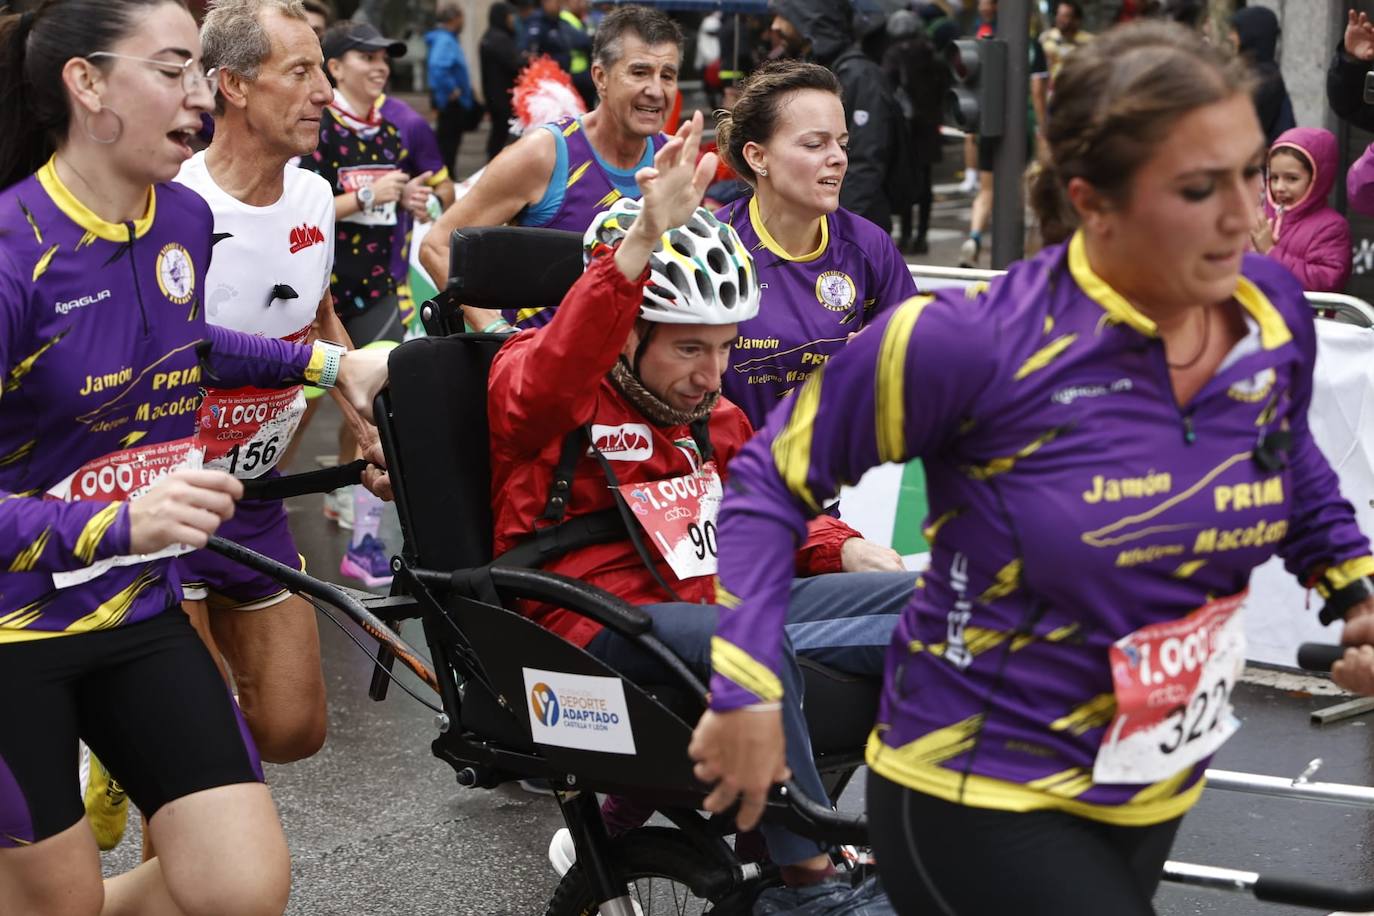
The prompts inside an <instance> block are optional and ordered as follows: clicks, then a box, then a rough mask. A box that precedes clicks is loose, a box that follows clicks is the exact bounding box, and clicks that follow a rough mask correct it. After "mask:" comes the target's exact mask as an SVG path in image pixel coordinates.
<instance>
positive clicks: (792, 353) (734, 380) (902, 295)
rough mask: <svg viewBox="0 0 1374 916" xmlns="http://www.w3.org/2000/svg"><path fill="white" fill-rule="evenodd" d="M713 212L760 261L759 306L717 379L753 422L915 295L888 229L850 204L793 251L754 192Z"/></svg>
mask: <svg viewBox="0 0 1374 916" xmlns="http://www.w3.org/2000/svg"><path fill="white" fill-rule="evenodd" d="M716 216H717V217H718V218H719V219H720V220H721V221H722V222H726V223H729V224H730V225H732V226H734V227H735V230H736V231H737V232H738V233H739V236H740V240H741V241H743V242H744V246H745V248H747V249H748V250H749V252H750V253H751V254H752V255H753V256H754V263H755V264H757V265H758V269H759V284H760V286H761V287H762V292H761V295H762V300H761V302H760V303H759V314H758V317H757V318H753V319H751V320H749V321H746V322H744V323H743V324H741V325H740V326H739V337H737V338H736V339H735V351H734V353H732V354H731V356H730V368H729V369H727V370H726V372H725V376H724V378H723V379H722V383H721V384H722V388H723V390H724V392H725V396H726V397H728V398H729V399H730V400H732V401H734V402H735V403H736V404H738V405H739V406H740V407H741V408H742V409H743V410H744V413H745V414H746V415H747V416H748V417H749V422H750V423H752V424H754V427H755V428H758V427H760V426H762V425H763V423H764V420H765V419H766V418H767V416H768V412H769V411H770V410H772V409H773V407H774V406H775V405H776V404H777V403H778V400H779V399H780V398H782V396H783V395H785V394H787V392H789V391H791V390H792V389H793V388H796V387H798V386H800V385H801V384H802V383H803V382H805V381H806V379H807V378H808V377H809V376H810V375H811V373H812V372H814V371H815V370H816V369H817V368H819V367H820V366H823V365H825V362H826V360H828V359H830V357H832V356H834V355H835V354H836V353H838V352H840V348H841V347H843V346H844V344H845V341H846V340H848V339H849V337H850V335H852V334H854V333H855V332H856V331H860V330H863V329H864V328H865V327H867V326H868V325H869V324H870V323H871V322H872V321H873V319H874V318H875V317H877V316H878V315H880V314H882V313H883V312H885V311H887V310H888V309H890V308H892V307H894V306H896V305H898V304H899V303H902V302H905V301H906V300H907V299H910V298H911V297H912V296H914V295H916V284H915V282H914V281H913V280H912V279H911V273H910V271H908V270H907V266H906V261H904V260H903V259H902V254H901V252H899V251H898V250H897V246H896V245H894V244H893V242H892V237H891V236H889V235H888V234H887V233H886V232H884V231H883V230H881V229H879V228H878V227H877V226H875V225H873V223H871V222H869V221H868V220H866V219H863V218H862V217H859V216H856V215H855V214H853V213H850V212H849V211H848V210H844V209H840V210H836V211H835V212H834V213H831V214H828V215H827V216H825V217H823V218H822V220H821V239H820V244H819V245H817V246H816V250H815V251H813V252H811V253H809V254H805V255H802V256H801V257H795V258H794V257H791V256H790V255H788V254H787V252H786V251H785V250H783V248H782V246H780V245H779V244H778V243H777V242H775V241H774V240H773V237H772V236H771V235H769V234H768V230H767V229H766V228H765V227H764V225H763V219H762V218H761V217H760V216H759V212H758V198H756V197H754V196H752V195H750V196H749V197H748V198H741V199H739V200H737V201H735V202H734V203H732V204H730V205H729V206H726V207H723V208H722V209H720V210H718V211H717V212H716Z"/></svg>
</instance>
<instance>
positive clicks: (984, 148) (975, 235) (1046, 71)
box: [959, 0, 1050, 267]
mask: <svg viewBox="0 0 1374 916" xmlns="http://www.w3.org/2000/svg"><path fill="white" fill-rule="evenodd" d="M978 12H979V15H980V16H983V17H985V18H984V20H983V23H984V25H990V26H991V27H992V33H991V34H993V35H995V34H996V30H997V0H979V3H978ZM989 16H990V17H991V19H990V20H989V19H988V18H986V17H989ZM982 31H983V30H982V29H981V28H980V29H979V34H980V35H982ZM982 37H990V36H982ZM1027 50H1028V53H1029V55H1030V62H1029V67H1030V98H1029V99H1028V100H1027V105H1028V107H1027V111H1026V160H1027V161H1028V162H1030V161H1034V160H1035V157H1036V152H1037V143H1036V138H1037V137H1038V136H1040V134H1041V131H1042V130H1043V129H1044V124H1045V123H1046V120H1047V117H1046V104H1047V99H1048V97H1049V82H1050V68H1049V64H1048V63H1047V62H1046V60H1045V49H1044V48H1042V47H1040V42H1039V41H1037V40H1035V38H1033V37H1032V38H1031V40H1030V42H1029V44H1028V46H1027ZM1007 139H1009V138H1005V137H1004V138H1003V141H1005V140H1007ZM998 142H999V141H997V140H988V139H984V138H983V137H979V138H978V193H977V194H976V195H975V196H974V198H973V207H972V208H971V209H970V213H969V233H968V238H966V239H964V243H963V245H961V246H960V248H959V266H960V267H977V266H978V258H979V256H980V255H981V254H982V252H983V233H984V232H985V231H986V230H987V228H988V223H989V222H990V221H991V220H992V191H993V188H992V183H993V175H992V171H993V168H994V167H995V165H996V160H997V144H998Z"/></svg>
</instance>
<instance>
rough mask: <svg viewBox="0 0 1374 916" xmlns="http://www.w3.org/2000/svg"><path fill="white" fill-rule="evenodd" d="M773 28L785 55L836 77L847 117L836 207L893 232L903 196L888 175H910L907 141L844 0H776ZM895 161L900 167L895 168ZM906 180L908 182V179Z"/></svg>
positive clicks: (894, 102)
mask: <svg viewBox="0 0 1374 916" xmlns="http://www.w3.org/2000/svg"><path fill="white" fill-rule="evenodd" d="M774 12H775V13H776V15H775V17H774V19H773V29H774V31H776V32H777V33H778V35H780V36H781V37H782V40H783V42H784V46H785V54H786V56H788V57H796V58H809V59H811V60H814V61H815V62H816V63H818V64H821V65H822V66H824V67H828V68H829V69H830V70H831V71H833V72H834V74H835V76H836V77H838V78H839V80H840V87H841V90H842V97H843V100H844V110H845V114H846V116H847V117H848V119H849V124H848V127H849V170H848V172H847V173H846V175H845V180H844V186H843V187H842V188H841V189H840V206H842V207H844V208H845V209H846V210H851V211H853V212H855V213H857V214H859V215H860V216H862V217H864V218H865V219H867V220H869V221H870V222H872V223H874V224H875V225H877V226H880V227H881V228H883V229H887V230H889V231H891V228H892V207H891V203H890V201H891V199H892V198H897V199H899V200H900V199H902V198H903V197H904V196H905V195H904V194H903V193H898V192H897V191H898V189H896V188H894V187H893V184H892V183H891V182H890V179H898V178H899V177H900V176H901V175H903V174H904V173H905V174H908V175H909V173H906V172H905V169H906V168H907V161H906V160H907V157H905V156H904V155H903V154H902V152H901V151H900V150H899V149H898V147H899V146H909V143H901V142H900V141H901V140H902V139H905V132H904V130H903V129H902V128H903V127H904V125H902V124H901V123H900V122H901V109H899V108H898V107H897V100H896V99H895V98H893V95H892V90H891V89H889V88H888V85H887V80H886V79H885V78H884V77H883V71H882V69H881V68H880V67H879V66H878V64H877V63H876V62H874V61H872V60H869V59H868V58H867V57H865V56H864V54H863V51H862V50H860V49H859V47H858V46H856V45H855V43H854V35H853V33H852V31H851V29H850V17H851V14H850V5H849V3H848V2H846V0H777V2H776V3H775V5H774ZM894 165H899V166H900V167H901V170H902V171H899V170H898V169H897V168H894V167H893V166H894ZM907 183H908V184H909V182H907Z"/></svg>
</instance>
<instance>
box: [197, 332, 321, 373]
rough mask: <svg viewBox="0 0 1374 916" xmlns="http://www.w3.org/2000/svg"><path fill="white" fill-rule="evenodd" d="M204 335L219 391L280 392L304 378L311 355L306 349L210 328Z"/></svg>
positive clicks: (254, 335)
mask: <svg viewBox="0 0 1374 916" xmlns="http://www.w3.org/2000/svg"><path fill="white" fill-rule="evenodd" d="M205 333H206V336H207V337H208V338H209V340H210V352H209V357H208V358H209V363H210V366H209V368H210V373H211V374H212V375H213V377H214V381H215V382H216V384H218V385H220V386H221V387H224V388H241V387H243V386H245V385H253V386H255V387H258V388H280V387H281V386H283V385H291V384H297V383H299V382H301V381H302V380H303V379H304V378H305V367H306V366H307V365H308V364H309V362H310V355H311V352H312V349H311V347H309V346H306V345H303V344H293V343H287V342H286V341H284V340H277V339H275V338H271V337H258V336H257V335H256V334H243V333H241V332H239V331H231V330H230V329H228V328H221V327H218V326H216V325H213V324H211V325H206V326H205Z"/></svg>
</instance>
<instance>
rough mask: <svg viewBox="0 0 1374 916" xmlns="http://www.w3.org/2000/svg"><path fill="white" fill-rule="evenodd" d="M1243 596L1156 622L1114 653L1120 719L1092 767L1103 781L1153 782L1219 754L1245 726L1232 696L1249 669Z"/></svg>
mask: <svg viewBox="0 0 1374 916" xmlns="http://www.w3.org/2000/svg"><path fill="white" fill-rule="evenodd" d="M1244 598H1245V592H1241V593H1240V594H1237V595H1232V596H1230V597H1227V598H1218V599H1217V600H1215V601H1211V602H1208V603H1207V604H1204V605H1203V606H1202V607H1200V608H1198V609H1197V610H1195V611H1193V612H1192V613H1191V614H1189V615H1188V616H1187V617H1184V618H1182V619H1180V620H1171V621H1167V622H1164V623H1157V624H1151V625H1150V626H1148V627H1142V628H1141V629H1139V630H1137V631H1136V632H1134V633H1132V634H1130V635H1129V636H1125V637H1122V638H1121V639H1119V640H1117V641H1116V642H1115V643H1114V644H1113V645H1112V647H1111V649H1110V651H1109V655H1110V660H1111V668H1112V685H1113V688H1114V690H1115V693H1116V716H1115V717H1114V718H1113V719H1112V723H1111V725H1110V726H1108V728H1107V732H1106V734H1105V735H1104V736H1103V739H1102V745H1101V747H1099V748H1098V751H1097V761H1096V763H1095V765H1094V767H1093V781H1095V782H1100V783H1152V782H1158V781H1159V780H1161V779H1167V778H1169V777H1170V776H1173V775H1174V774H1176V773H1178V772H1179V771H1180V770H1182V769H1184V768H1186V767H1190V766H1192V765H1193V764H1195V763H1197V762H1198V761H1200V760H1202V759H1204V758H1206V757H1208V756H1209V755H1211V754H1214V753H1215V752H1216V751H1217V749H1218V748H1220V747H1221V745H1222V744H1224V743H1225V742H1226V739H1227V738H1230V737H1231V735H1233V734H1235V731H1236V729H1237V728H1239V727H1240V721H1239V720H1238V719H1237V718H1236V716H1235V713H1234V712H1233V711H1232V708H1231V691H1232V690H1233V689H1235V686H1236V682H1237V681H1238V680H1239V679H1240V675H1241V670H1242V669H1243V668H1244V666H1245V631H1244V627H1243V625H1242V622H1241V619H1240V606H1241V602H1242V601H1243V600H1244Z"/></svg>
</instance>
